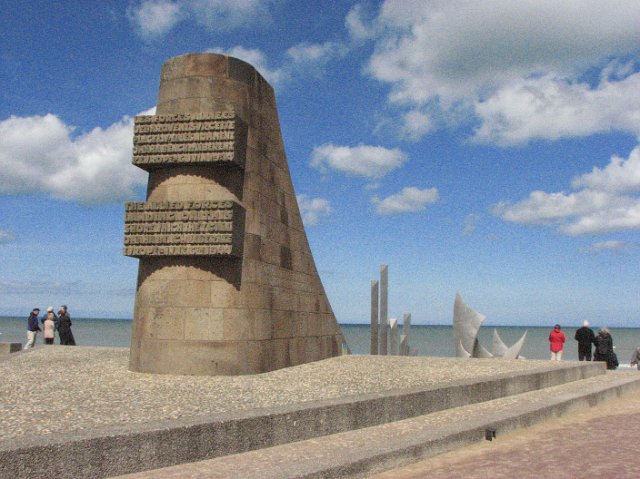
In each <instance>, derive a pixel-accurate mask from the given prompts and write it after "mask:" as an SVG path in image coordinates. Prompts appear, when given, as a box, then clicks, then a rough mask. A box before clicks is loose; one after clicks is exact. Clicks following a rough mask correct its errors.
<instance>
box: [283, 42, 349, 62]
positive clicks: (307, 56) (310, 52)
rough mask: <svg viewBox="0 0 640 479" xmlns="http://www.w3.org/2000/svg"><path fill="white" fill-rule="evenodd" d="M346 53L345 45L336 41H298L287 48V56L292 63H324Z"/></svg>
mask: <svg viewBox="0 0 640 479" xmlns="http://www.w3.org/2000/svg"><path fill="white" fill-rule="evenodd" d="M345 53H346V47H345V46H344V45H342V44H340V43H336V42H325V43H307V42H303V43H298V44H297V45H294V46H292V47H291V48H289V49H288V50H287V56H288V57H289V58H291V60H292V61H293V63H296V64H303V63H315V64H318V63H325V62H326V61H328V60H330V59H332V58H335V57H339V56H342V55H344V54H345Z"/></svg>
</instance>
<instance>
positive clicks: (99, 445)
mask: <svg viewBox="0 0 640 479" xmlns="http://www.w3.org/2000/svg"><path fill="white" fill-rule="evenodd" d="M126 364H127V350H126V349H118V348H81V347H76V348H68V347H66V348H65V347H46V348H45V347H41V348H36V349H35V350H33V351H30V352H28V353H24V354H23V353H20V354H15V355H11V356H9V357H5V358H4V360H3V361H0V376H1V377H3V382H2V384H0V394H1V396H0V397H1V398H2V400H1V401H0V433H1V436H0V437H1V439H0V476H4V475H11V476H12V477H27V476H28V477H44V476H56V477H80V476H82V477H109V476H114V475H118V474H125V473H130V472H136V471H143V470H148V469H157V468H162V467H165V466H170V465H175V464H183V463H190V462H195V461H201V460H203V459H211V458H215V457H221V456H229V457H233V456H230V455H234V454H241V453H244V452H247V451H256V450H262V451H267V450H268V448H272V447H273V446H280V445H283V444H287V443H292V442H297V444H303V443H305V441H307V440H309V439H311V440H312V444H313V441H322V440H327V441H331V440H332V439H331V438H334V437H336V436H335V435H336V434H338V435H339V434H341V433H345V434H348V433H349V432H354V431H356V432H357V430H363V431H364V430H365V429H363V428H372V427H376V426H377V427H384V426H380V425H385V424H386V425H387V426H389V427H391V426H392V425H393V424H400V425H401V426H400V427H403V426H402V424H403V420H407V419H408V418H417V417H424V416H425V415H428V416H431V414H432V413H438V411H447V410H449V411H456V410H457V411H463V410H461V409H458V408H461V407H462V408H464V407H467V406H468V407H471V406H470V405H473V404H477V405H478V407H480V406H482V405H483V404H490V403H492V402H493V401H494V400H505V401H509V398H511V399H514V398H516V397H517V396H519V395H523V394H527V393H535V392H536V391H539V390H541V389H543V390H542V391H540V394H541V396H540V398H543V397H546V396H548V395H549V394H552V393H549V390H547V389H545V388H552V387H556V386H560V387H565V386H566V387H568V386H571V385H574V387H575V388H576V390H577V394H578V396H577V398H578V399H579V398H581V397H585V395H584V394H582V393H581V392H580V391H584V381H591V382H592V383H593V384H594V387H597V385H598V384H600V385H601V386H603V388H604V389H603V391H614V393H615V394H617V392H615V391H621V390H623V389H625V388H626V387H632V385H635V383H634V382H633V381H631V380H629V385H628V386H627V385H626V382H624V381H623V383H624V384H613V383H611V381H613V380H612V379H609V377H610V375H608V374H605V373H606V371H605V369H604V365H603V364H600V363H570V362H562V363H554V362H550V361H506V360H459V359H454V358H425V357H420V358H416V357H409V358H406V357H375V356H351V357H339V358H333V359H329V360H325V361H320V362H317V363H311V364H306V365H302V366H298V367H294V368H288V369H285V370H280V371H274V372H271V373H267V374H261V375H253V376H244V377H235V378H230V377H209V378H203V377H189V376H158V375H149V374H141V373H132V372H130V371H128V370H127V368H126ZM24 377H31V378H36V379H35V380H33V381H31V382H25V381H24ZM611 377H612V378H623V376H611ZM634 378H638V376H637V375H634ZM639 379H640V378H639ZM562 385H564V386H562ZM598 394H600V395H606V394H609V393H606V394H605V393H604V392H602V393H598ZM598 394H596V395H595V396H592V397H591V398H589V399H587V400H586V401H587V402H588V401H591V402H595V401H598V400H600V399H599V398H600V396H599V395H598ZM587 397H588V395H587ZM535 403H540V404H542V403H541V402H540V401H539V399H537V400H536V401H535ZM578 403H579V401H578ZM583 403H584V400H583ZM558 407H560V408H562V407H564V406H558ZM544 409H545V408H543V410H544ZM469 414H470V415H469ZM469 414H462V413H460V412H459V413H458V415H456V416H452V417H451V418H450V419H449V423H451V424H454V423H455V424H459V425H464V427H465V428H469V427H471V426H472V425H473V424H475V423H473V422H470V420H471V419H472V418H474V417H475V414H472V413H469ZM535 416H536V417H542V416H544V413H535ZM409 420H410V419H409ZM501 427H506V426H501ZM473 428H475V429H474V431H475V430H476V429H478V428H482V425H478V424H476V425H475V426H473V427H472V429H473ZM476 432H477V431H476ZM476 432H474V433H473V434H476ZM384 434H386V433H383V435H384ZM456 434H457V433H456ZM469 434H471V433H469ZM465 437H466V436H465ZM313 438H316V439H313ZM322 438H324V439H322ZM361 440H362V439H361ZM446 441H448V442H450V441H449V440H448V439H447V440H446ZM425 444H427V442H425ZM452 444H453V443H452ZM292 446H293V445H292ZM349 447H351V446H349ZM425 447H426V448H427V449H428V450H431V449H433V445H427V446H425ZM343 453H344V451H343ZM394 454H396V453H394ZM384 455H385V454H382V456H384ZM401 455H402V454H401ZM331 456H332V457H338V456H337V455H336V454H334V453H331ZM349 456H351V454H349ZM33 457H37V458H38V460H37V461H35V460H33V459H32V458H33ZM291 457H292V456H289V458H288V461H289V462H291ZM294 457H296V461H294V462H296V463H298V459H300V458H303V457H305V456H304V454H303V455H302V456H300V457H298V456H297V455H296V456H294ZM354 457H355V456H354ZM222 459H223V458H221V460H222ZM366 461H368V459H367V460H366ZM372 461H373V462H372V464H378V463H380V464H386V462H385V461H386V460H385V461H382V462H380V461H379V460H378V459H375V460H372ZM341 467H342V466H339V468H338V469H339V470H341V469H340V468H341ZM357 467H360V466H357ZM381 467H382V466H381ZM384 467H387V466H386V465H384ZM264 472H265V471H264V470H261V473H264ZM292 477H297V476H295V475H294V476H292Z"/></svg>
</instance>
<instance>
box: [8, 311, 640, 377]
mask: <svg viewBox="0 0 640 479" xmlns="http://www.w3.org/2000/svg"><path fill="white" fill-rule="evenodd" d="M26 326H27V320H26V318H17V317H6V316H0V341H3V342H20V343H23V344H24V343H25V342H26V332H25V331H26ZM578 326H580V325H578ZM578 326H575V327H573V328H564V329H563V330H564V332H565V334H566V335H567V343H566V344H565V348H564V356H563V359H566V360H570V361H577V360H578V347H577V342H576V341H574V339H573V334H574V333H575V330H576V329H577V327H578ZM340 327H341V328H342V332H343V334H344V337H345V340H346V342H347V345H348V347H349V349H350V350H351V353H352V354H369V348H370V342H371V339H370V338H371V330H370V326H369V325H368V324H340ZM399 329H400V331H399V334H401V333H402V327H400V328H399ZM494 329H496V330H497V331H498V334H500V337H501V338H502V340H503V341H504V343H505V344H507V345H508V346H510V345H512V344H513V343H515V342H516V341H517V340H518V339H520V337H521V336H522V335H523V334H524V333H525V332H526V333H527V338H526V340H525V343H524V347H523V348H522V351H521V355H522V356H524V358H527V359H549V340H548V337H549V332H550V328H546V327H539V326H485V325H483V326H482V328H481V329H480V333H479V334H478V340H479V341H480V344H482V345H483V346H484V347H485V348H486V349H488V350H489V351H491V346H492V343H493V330H494ZM72 330H73V335H74V337H75V340H76V343H77V344H78V345H82V346H113V347H129V343H130V340H131V321H130V320H127V319H95V318H91V319H89V318H73V327H72ZM594 330H596V328H594ZM610 332H611V335H612V336H613V342H614V346H615V351H616V353H617V355H618V359H619V361H620V364H621V365H623V364H624V363H628V361H629V359H630V358H631V355H632V354H633V351H634V350H635V348H637V347H640V328H610ZM43 341H44V340H43V338H42V334H39V335H38V338H37V342H36V346H40V345H42V343H43ZM56 342H57V340H56ZM409 345H410V347H411V348H412V349H413V350H414V351H415V352H416V353H417V354H418V355H419V356H440V357H454V356H455V349H454V344H453V328H452V326H446V325H413V324H412V325H411V332H410V335H409Z"/></svg>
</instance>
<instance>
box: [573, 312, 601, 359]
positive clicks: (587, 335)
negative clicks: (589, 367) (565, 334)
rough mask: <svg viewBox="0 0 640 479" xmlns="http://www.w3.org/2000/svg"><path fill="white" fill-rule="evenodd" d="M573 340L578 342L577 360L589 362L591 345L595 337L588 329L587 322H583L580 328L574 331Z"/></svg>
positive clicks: (591, 330)
mask: <svg viewBox="0 0 640 479" xmlns="http://www.w3.org/2000/svg"><path fill="white" fill-rule="evenodd" d="M574 339H575V340H576V341H578V360H579V361H591V345H592V344H593V341H594V340H595V339H596V335H595V334H594V333H593V329H591V328H590V327H589V321H584V322H583V323H582V327H581V328H579V329H578V330H576V334H575V336H574Z"/></svg>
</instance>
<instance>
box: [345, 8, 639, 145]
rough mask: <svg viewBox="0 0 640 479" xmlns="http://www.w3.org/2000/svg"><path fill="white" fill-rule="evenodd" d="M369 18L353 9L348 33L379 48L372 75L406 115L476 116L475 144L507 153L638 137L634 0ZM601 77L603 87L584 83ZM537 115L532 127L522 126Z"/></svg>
mask: <svg viewBox="0 0 640 479" xmlns="http://www.w3.org/2000/svg"><path fill="white" fill-rule="evenodd" d="M363 17H364V15H363V7H362V6H357V7H356V8H354V9H352V11H351V12H350V13H349V15H348V17H347V27H348V28H349V31H350V32H351V34H352V37H354V38H355V39H363V38H372V39H373V41H374V52H373V54H372V56H371V57H370V59H369V62H368V66H367V70H366V71H367V72H368V74H370V75H371V76H372V77H374V78H376V79H378V80H380V81H382V82H385V83H387V84H388V85H389V86H390V92H389V101H390V102H391V103H392V104H394V105H396V106H398V107H400V108H409V109H415V108H416V107H418V108H420V107H422V106H424V105H426V104H433V103H436V104H438V105H439V106H440V108H441V109H442V110H443V111H445V112H448V111H452V110H453V111H456V110H459V109H460V108H461V106H462V107H466V108H470V110H469V111H471V112H473V108H474V107H475V108H478V112H477V115H478V119H479V120H480V122H481V124H480V128H479V130H478V136H477V138H478V139H479V140H483V141H497V142H500V143H502V144H508V143H515V142H524V141H527V140H528V139H530V138H548V139H554V138H558V137H561V136H575V135H580V134H590V133H592V132H601V131H608V130H609V129H622V130H624V131H632V132H634V133H636V132H638V131H640V127H638V126H637V125H638V120H637V119H638V117H639V116H640V101H639V100H637V94H636V93H635V92H637V91H638V90H637V87H636V86H635V85H637V81H638V80H637V78H635V76H636V75H634V68H635V69H637V64H634V62H633V58H634V57H633V55H637V53H638V43H637V39H638V38H639V37H640V22H638V21H637V18H640V2H637V1H636V0H620V1H617V2H616V3H615V7H612V6H611V5H610V4H608V3H607V2H602V1H600V0H583V1H581V2H557V1H555V0H519V1H517V2H513V1H511V0H486V1H482V2H478V1H475V0H460V1H456V2H449V1H445V0H422V1H414V2H406V1H403V0H387V1H385V2H384V3H383V4H382V6H381V8H380V10H379V12H378V14H377V16H376V17H375V18H374V19H373V20H372V21H370V22H368V23H367V22H366V21H365V20H364V19H363ZM594 70H595V71H596V72H597V71H598V70H601V80H600V81H599V82H596V83H598V84H596V85H590V84H585V83H581V79H582V78H584V77H585V74H587V73H589V74H592V73H593V71H594ZM523 106H524V107H525V108H527V109H526V111H525V112H524V113H520V108H521V107H523ZM602 106H606V108H605V109H604V110H603V111H600V109H601V108H602ZM531 109H533V111H534V113H535V116H534V118H533V119H532V121H533V123H534V125H533V126H532V127H529V128H527V127H526V126H523V125H521V123H520V122H521V120H524V119H527V118H528V116H527V114H528V113H529V112H530V110H531ZM558 112H560V113H561V114H562V115H561V117H560V118H558V119H557V120H556V121H551V124H549V125H546V126H545V123H547V122H549V121H550V120H554V119H555V115H556V113H558ZM594 112H595V113H597V114H596V115H595V118H591V114H592V113H594ZM634 118H635V122H634ZM612 119H613V120H615V121H614V122H613V123H611V120H612ZM572 122H574V124H571V123H572ZM585 122H586V123H587V124H586V125H585V124H584V123H585ZM428 131H429V130H425V132H428Z"/></svg>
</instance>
